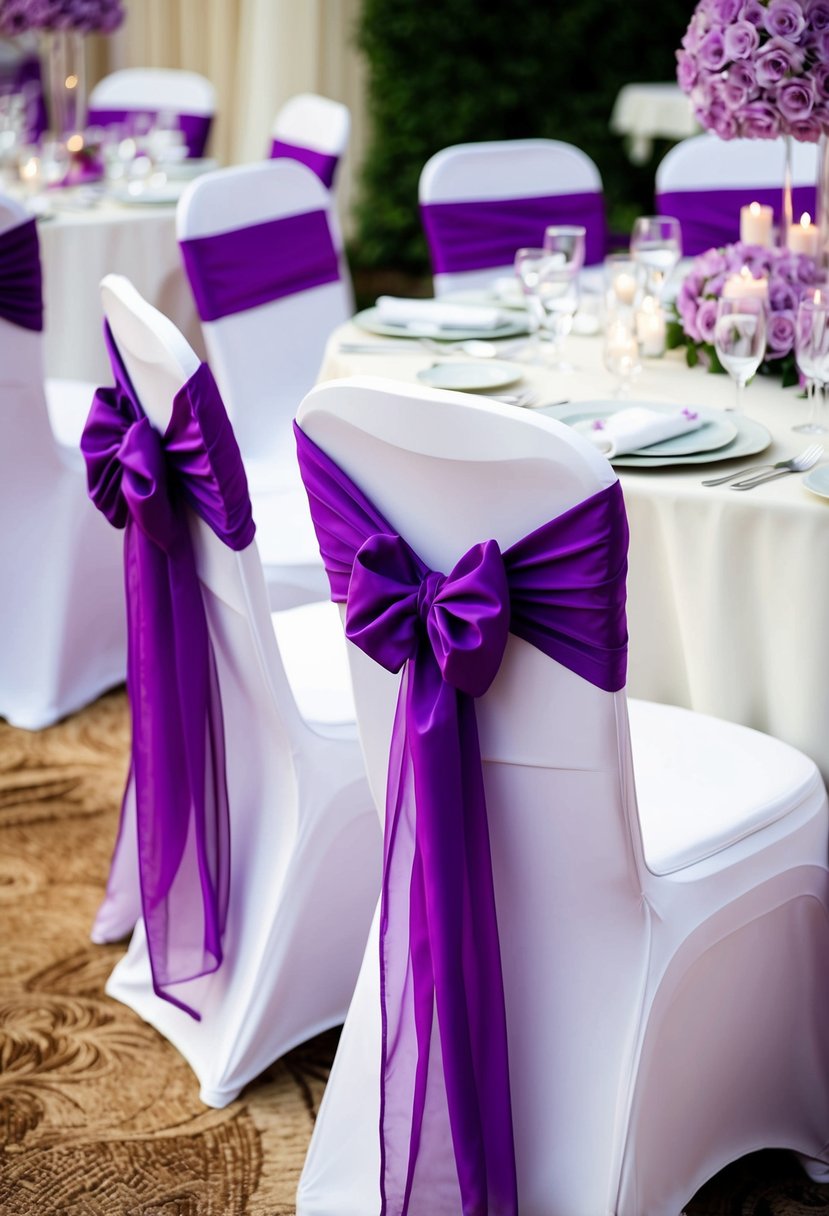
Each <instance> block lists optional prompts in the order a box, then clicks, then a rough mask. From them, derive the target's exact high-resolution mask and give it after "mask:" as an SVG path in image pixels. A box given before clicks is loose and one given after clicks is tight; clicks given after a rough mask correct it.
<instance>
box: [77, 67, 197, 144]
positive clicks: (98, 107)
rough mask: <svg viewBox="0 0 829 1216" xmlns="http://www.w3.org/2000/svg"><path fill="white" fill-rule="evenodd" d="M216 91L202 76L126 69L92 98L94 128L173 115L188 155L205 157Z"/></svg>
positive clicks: (100, 86) (108, 79) (102, 82)
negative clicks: (145, 117)
mask: <svg viewBox="0 0 829 1216" xmlns="http://www.w3.org/2000/svg"><path fill="white" fill-rule="evenodd" d="M215 112H216V90H215V88H214V87H213V85H212V84H211V83H210V81H209V80H208V79H207V78H206V77H205V76H201V75H199V73H198V72H187V71H184V70H182V69H180V68H122V69H120V70H119V71H117V72H111V73H110V75H109V76H105V77H104V78H103V80H100V81H99V82H98V83H97V84H96V85H95V87H94V88H93V90H92V92H91V93H90V95H89V114H88V121H89V124H90V125H95V126H102V127H106V126H109V125H111V124H114V123H124V124H126V125H128V126H129V125H130V123H131V122H132V121H134V119H135V117H137V116H139V115H147V116H148V117H150V118H156V117H158V116H159V115H160V114H164V113H170V114H174V115H175V116H176V117H177V118H178V124H179V127H180V128H181V130H182V132H183V134H184V138H185V141H186V143H187V151H188V155H189V156H191V157H201V156H204V151H205V147H206V145H207V139H208V136H209V134H210V126H211V123H212V120H213V115H214V114H215Z"/></svg>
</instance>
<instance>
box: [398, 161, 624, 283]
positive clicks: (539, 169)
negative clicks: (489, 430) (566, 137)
mask: <svg viewBox="0 0 829 1216" xmlns="http://www.w3.org/2000/svg"><path fill="white" fill-rule="evenodd" d="M419 198H420V211H421V217H422V220H423V227H424V230H425V232H426V241H427V243H428V246H429V253H430V256H431V260H432V271H433V275H434V286H435V295H436V296H440V295H443V294H444V293H445V292H447V291H456V290H459V289H463V290H467V289H469V288H480V287H486V286H488V285H489V284H490V283H492V281H493V279H495V278H496V277H498V276H499V275H504V274H512V272H513V257H514V255H515V251H516V249H520V248H521V247H522V246H529V247H530V248H532V247H540V246H541V244H542V241H543V238H544V229H545V228H546V227H547V225H548V224H583V225H584V226H585V227H586V229H587V238H586V256H585V263H586V265H588V266H589V265H592V264H595V263H597V262H601V261H602V260H603V258H604V254H605V243H606V228H605V216H604V201H603V196H602V179H601V176H600V174H599V170H598V169H597V168H596V165H595V164H594V163H593V161H592V160H591V159H590V157H589V156H587V154H586V153H584V152H582V151H581V149H580V148H575V147H573V145H572V144H566V143H562V142H561V141H560V140H556V139H512V140H497V141H492V142H486V143H478V144H457V145H455V146H454V147H451V148H444V149H443V150H442V151H440V152H437V153H436V154H435V155H434V156H433V157H431V159H430V160H428V161H427V162H426V164H425V165H424V166H423V171H422V172H421V175H420V186H419Z"/></svg>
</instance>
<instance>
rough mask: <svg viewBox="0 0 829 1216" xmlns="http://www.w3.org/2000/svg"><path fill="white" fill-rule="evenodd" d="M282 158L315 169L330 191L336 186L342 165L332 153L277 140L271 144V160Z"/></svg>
mask: <svg viewBox="0 0 829 1216" xmlns="http://www.w3.org/2000/svg"><path fill="white" fill-rule="evenodd" d="M281 156H284V157H287V158H288V160H298V161H299V162H300V163H301V164H303V165H307V166H308V168H309V169H313V171H314V173H316V175H317V177H318V178H319V179H320V181H321V182H322V184H323V185H324V186H327V187H328V189H329V190H330V189H331V187H332V185H333V184H334V174H335V173H336V172H337V165H338V164H339V163H340V158H339V156H332V155H331V153H330V152H317V151H315V150H314V149H313V148H305V147H303V145H302V144H289V143H288V142H287V141H286V140H284V139H275V140H274V141H273V143H272V144H271V156H270V159H271V160H278V159H279V158H280V157H281Z"/></svg>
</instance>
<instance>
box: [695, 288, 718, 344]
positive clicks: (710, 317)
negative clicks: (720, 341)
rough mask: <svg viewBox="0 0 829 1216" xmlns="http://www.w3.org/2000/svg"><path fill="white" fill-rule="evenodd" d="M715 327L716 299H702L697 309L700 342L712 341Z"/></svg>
mask: <svg viewBox="0 0 829 1216" xmlns="http://www.w3.org/2000/svg"><path fill="white" fill-rule="evenodd" d="M716 327H717V301H716V300H713V299H711V300H703V301H702V303H701V304H700V306H699V308H698V309H697V330H698V331H699V339H698V341H700V342H713V341H714V330H715V329H716Z"/></svg>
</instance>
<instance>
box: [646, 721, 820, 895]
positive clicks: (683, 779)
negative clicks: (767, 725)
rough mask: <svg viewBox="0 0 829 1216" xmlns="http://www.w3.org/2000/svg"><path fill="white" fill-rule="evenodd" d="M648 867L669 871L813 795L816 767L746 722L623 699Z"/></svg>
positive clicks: (726, 845)
mask: <svg viewBox="0 0 829 1216" xmlns="http://www.w3.org/2000/svg"><path fill="white" fill-rule="evenodd" d="M628 711H629V715H630V734H631V747H632V751H633V764H634V772H635V774H636V797H637V802H638V805H639V819H640V823H641V828H642V845H643V849H644V854H645V861H646V863H647V866H648V869H649V870H651V871H652V872H653V873H654V874H673V873H675V872H676V871H677V870H682V869H685V867H687V866H692V865H694V864H695V863H696V862H699V861H703V860H704V859H705V858H707V857H712V856H713V855H714V854H716V853H719V852H721V851H722V850H723V849H727V848H729V846H731V845H733V844H736V843H737V842H738V841H740V840H743V839H744V838H745V837H746V836H750V835H751V834H752V833H753V832H759V831H760V830H761V829H763V828H766V827H768V826H769V825H770V824H772V823H775V822H776V821H777V820H778V819H781V818H782V817H783V816H784V815H787V814H789V813H790V812H791V811H793V810H795V809H797V807H798V806H799V805H800V804H801V803H802V802H803V800H804V799H806V798H807V797H809V796H810V795H813V794H814V792H815V789H816V787H817V784H818V783H819V782H820V776H819V774H818V770H817V768H816V767H815V765H814V764H813V763H812V761H811V760H810V759H809V758H808V757H807V756H804V755H803V754H802V752H798V751H795V749H794V748H792V747H789V746H788V744H786V743H781V742H780V741H779V740H778V739H773V738H771V737H770V736H769V735H763V734H760V733H759V732H758V731H755V730H750V729H749V728H748V727H746V726H738V725H736V724H735V723H733V722H724V721H722V720H721V719H719V718H711V717H708V716H707V715H706V714H698V713H692V712H691V711H690V710H687V709H679V708H677V707H676V706H672V705H657V704H654V703H653V702H650V701H636V700H634V699H632V698H631V699H630V700H629V701H628Z"/></svg>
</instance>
